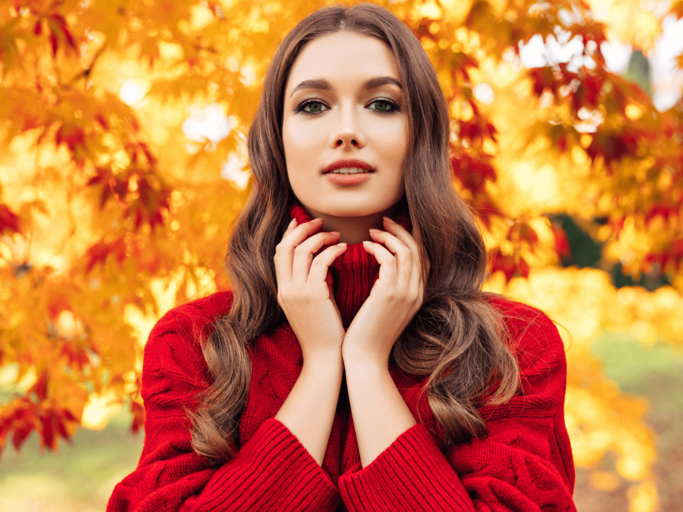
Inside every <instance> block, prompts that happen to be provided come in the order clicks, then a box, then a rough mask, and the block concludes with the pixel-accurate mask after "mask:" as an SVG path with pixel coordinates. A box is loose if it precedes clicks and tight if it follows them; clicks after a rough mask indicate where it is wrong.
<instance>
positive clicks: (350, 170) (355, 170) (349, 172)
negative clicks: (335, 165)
mask: <svg viewBox="0 0 683 512" xmlns="http://www.w3.org/2000/svg"><path fill="white" fill-rule="evenodd" d="M373 172H375V171H373V170H371V169H361V168H360V167H340V168H339V169H334V170H332V171H327V172H326V173H325V174H342V175H344V176H353V175H354V174H371V173H373Z"/></svg>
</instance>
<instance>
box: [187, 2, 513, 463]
mask: <svg viewBox="0 0 683 512" xmlns="http://www.w3.org/2000/svg"><path fill="white" fill-rule="evenodd" d="M342 30H345V31H348V32H353V33H357V34H361V35H365V36H370V37H374V38H377V39H379V40H380V41H383V42H384V43H385V44H386V45H387V46H388V47H389V48H390V49H391V50H392V52H393V55H394V57H395V59H396V62H397V65H398V70H399V75H400V76H399V79H400V82H401V84H402V85H403V90H404V98H405V105H406V111H407V115H408V120H409V126H410V129H409V144H408V152H407V156H406V161H405V168H404V180H405V190H406V193H405V195H404V196H403V198H402V201H405V202H406V204H407V207H408V213H409V216H410V220H411V223H412V226H413V231H412V235H413V237H414V238H415V241H416V242H417V245H418V247H419V251H420V259H421V261H422V262H423V265H422V273H423V281H424V283H426V290H425V295H424V301H423V304H422V307H421V309H420V310H419V311H418V313H417V314H416V315H415V316H414V317H413V319H412V320H411V322H410V323H409V325H408V326H407V327H406V328H405V329H404V331H403V332H402V333H401V335H400V337H399V339H398V340H397V341H396V343H395V345H394V347H393V349H392V351H391V355H390V357H391V358H392V359H393V361H394V362H395V363H396V364H397V365H398V366H399V367H400V368H401V369H402V370H403V371H404V372H406V373H408V374H413V375H420V376H423V375H427V376H428V378H427V379H426V381H425V384H424V386H423V388H422V393H427V397H428V403H429V406H430V408H431V410H432V412H433V414H434V417H435V419H436V420H437V422H438V423H439V424H440V425H441V426H442V427H443V429H444V431H445V432H446V439H445V446H443V448H444V449H445V448H447V447H448V446H451V445H452V444H455V443H457V442H461V441H465V440H468V439H471V438H472V437H482V436H485V435H486V434H487V429H486V424H485V422H484V420H483V419H482V417H481V415H480V414H479V412H478V408H479V407H480V406H481V405H484V404H500V403H504V402H506V401H508V400H509V399H510V398H512V396H514V394H515V392H516V390H517V389H518V386H519V381H520V380H519V368H518V365H517V361H516V359H515V357H514V355H513V353H512V350H511V347H510V345H509V343H508V339H507V337H508V333H507V330H506V327H505V322H504V319H503V318H502V316H501V313H500V312H499V311H498V310H497V309H496V308H495V307H494V306H492V305H491V304H490V302H489V298H490V297H489V295H491V294H488V293H486V292H483V291H482V285H483V282H484V280H485V278H486V272H487V265H486V248H485V245H484V241H483V238H482V235H481V233H480V231H479V229H478V227H477V225H476V223H475V220H474V216H473V214H472V211H471V209H470V208H469V206H468V205H467V203H465V201H464V200H463V199H462V198H461V197H460V195H459V194H458V193H457V191H456V190H455V188H454V186H453V182H452V175H451V171H450V166H449V130H450V127H449V117H448V108H447V104H446V100H445V98H444V95H443V92H442V91H441V88H440V86H439V82H438V80H437V76H436V71H435V69H434V67H433V65H432V63H431V62H430V60H429V57H428V56H427V54H426V53H425V51H424V49H423V48H422V46H421V45H420V42H419V40H418V39H417V37H416V36H415V35H414V34H413V33H412V31H411V30H410V29H409V28H408V27H407V26H406V25H404V24H403V23H402V22H401V21H400V20H399V19H398V18H397V17H396V16H395V15H394V14H393V13H391V12H390V11H389V10H388V9H386V8H384V7H381V6H378V5H375V4H370V3H359V4H355V5H353V6H346V5H339V4H334V5H330V6H326V7H323V8H321V9H319V10H317V11H315V12H313V13H312V14H310V15H308V16H307V17H306V18H304V19H303V20H301V21H300V22H299V23H298V24H297V25H296V26H295V27H294V28H293V29H292V30H291V31H290V32H289V33H288V34H287V35H286V37H285V38H284V39H283V40H282V42H281V43H280V44H279V46H278V48H277V50H276V52H275V54H274V57H273V59H272V61H271V62H270V64H269V67H268V69H267V72H266V76H265V81H264V85H263V91H262V94H261V100H260V103H259V105H258V108H257V111H256V113H255V117H254V120H253V122H252V124H251V127H250V129H249V134H248V141H247V143H248V151H249V163H250V167H251V171H252V173H253V182H252V188H251V190H250V193H249V197H248V200H247V203H246V205H245V207H244V209H243V210H242V211H241V212H240V214H239V216H238V218H237V221H236V223H235V224H234V226H233V229H232V231H231V234H230V237H229V240H228V252H227V254H226V256H225V266H226V271H227V273H228V277H229V279H230V283H231V288H232V293H233V302H232V306H231V308H230V311H229V312H228V313H227V314H226V315H225V316H221V317H217V318H216V319H215V321H214V322H213V323H212V324H211V325H209V327H210V328H209V334H208V335H206V336H205V337H204V339H203V340H202V350H203V354H204V357H205V359H206V363H207V365H208V368H209V371H210V373H211V376H212V377H213V383H212V384H211V386H210V387H209V388H208V389H206V390H204V391H202V392H201V393H200V394H199V395H198V396H197V398H198V400H199V404H198V407H197V408H196V409H195V410H194V411H188V413H189V414H190V419H191V420H192V446H193V449H194V450H195V452H196V453H198V454H200V455H203V456H205V457H207V458H208V459H209V460H211V461H212V462H213V463H216V464H220V463H223V462H225V461H227V460H229V459H230V458H232V457H234V455H235V454H236V452H237V450H238V446H237V445H238V442H239V437H238V436H239V420H240V417H241V413H242V410H243V407H244V404H245V402H246V399H247V394H248V391H249V384H250V379H251V370H252V368H251V361H250V359H249V355H248V352H247V348H248V347H250V346H251V345H250V344H251V343H253V341H254V340H255V339H256V338H257V337H258V336H259V335H261V334H264V333H266V332H268V331H270V330H271V329H274V328H275V327H277V326H278V325H280V324H281V323H283V322H285V321H286V317H285V315H284V312H283V311H282V308H281V307H280V305H279V304H278V300H277V281H276V274H275V264H274V255H275V248H276V245H277V244H278V243H279V241H280V240H281V239H282V236H283V234H284V231H285V230H286V228H287V224H289V220H290V218H289V215H288V211H289V207H290V206H291V205H292V204H293V203H294V202H295V201H297V198H296V196H295V195H294V193H293V191H292V189H291V187H290V185H289V181H288V178H287V168H286V165H285V153H284V145H283V139H282V118H283V106H284V98H283V97H284V92H285V85H286V82H287V78H288V76H289V72H290V70H291V68H292V65H293V63H294V61H295V59H296V58H297V56H298V55H299V53H300V52H301V50H302V48H303V47H304V46H305V45H307V44H308V43H310V42H311V41H313V40H315V39H316V38H319V37H321V36H324V35H327V34H331V33H335V32H338V31H342ZM426 259H428V261H429V266H428V265H427V263H425V260H426Z"/></svg>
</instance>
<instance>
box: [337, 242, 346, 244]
mask: <svg viewBox="0 0 683 512" xmlns="http://www.w3.org/2000/svg"><path fill="white" fill-rule="evenodd" d="M337 245H346V242H339V243H338V244H337Z"/></svg>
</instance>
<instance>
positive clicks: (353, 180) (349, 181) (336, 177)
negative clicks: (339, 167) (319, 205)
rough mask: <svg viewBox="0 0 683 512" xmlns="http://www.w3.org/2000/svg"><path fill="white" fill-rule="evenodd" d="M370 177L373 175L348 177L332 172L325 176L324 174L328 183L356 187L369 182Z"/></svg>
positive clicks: (361, 174)
mask: <svg viewBox="0 0 683 512" xmlns="http://www.w3.org/2000/svg"><path fill="white" fill-rule="evenodd" d="M372 175H373V173H371V172H366V173H358V174H348V175H343V174H334V173H332V172H328V173H327V174H325V178H327V179H328V181H330V182H332V183H334V184H335V185H358V184H360V183H364V182H366V181H367V180H369V179H370V177H371V176H372Z"/></svg>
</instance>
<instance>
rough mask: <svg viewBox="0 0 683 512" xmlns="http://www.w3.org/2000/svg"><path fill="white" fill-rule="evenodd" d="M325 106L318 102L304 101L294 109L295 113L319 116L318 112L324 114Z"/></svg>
mask: <svg viewBox="0 0 683 512" xmlns="http://www.w3.org/2000/svg"><path fill="white" fill-rule="evenodd" d="M309 105H310V106H311V107H310V109H308V110H307V108H308V107H309ZM323 106H324V105H323V104H322V103H321V102H320V101H317V100H308V101H302V102H301V103H299V104H298V105H297V106H296V108H295V109H294V111H295V112H303V113H305V114H317V113H318V112H322V111H323V110H322V107H323Z"/></svg>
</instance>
